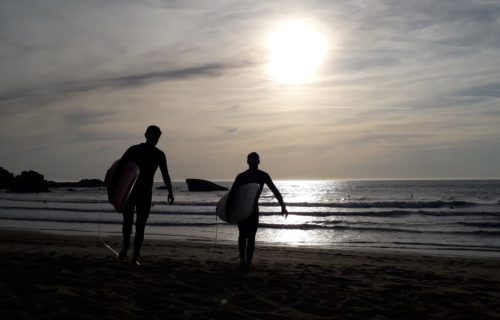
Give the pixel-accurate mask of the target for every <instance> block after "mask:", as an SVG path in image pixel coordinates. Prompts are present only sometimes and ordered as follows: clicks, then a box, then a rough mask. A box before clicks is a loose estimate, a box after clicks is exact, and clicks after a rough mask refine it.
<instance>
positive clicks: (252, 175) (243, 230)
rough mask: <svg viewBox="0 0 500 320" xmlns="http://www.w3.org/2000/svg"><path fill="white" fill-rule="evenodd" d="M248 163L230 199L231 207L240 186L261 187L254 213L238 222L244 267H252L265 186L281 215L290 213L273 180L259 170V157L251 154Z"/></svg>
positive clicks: (239, 175)
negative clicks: (256, 185)
mask: <svg viewBox="0 0 500 320" xmlns="http://www.w3.org/2000/svg"><path fill="white" fill-rule="evenodd" d="M247 163H248V167H249V168H248V170H246V171H244V172H242V173H240V174H238V176H237V177H236V180H235V181H234V183H233V186H232V187H231V191H230V192H229V198H228V206H229V207H231V206H232V204H231V203H232V201H234V194H235V191H236V190H237V188H238V186H240V185H243V184H246V183H258V184H259V186H260V190H259V192H258V194H257V197H256V200H255V205H254V209H253V213H252V214H251V215H250V217H248V218H247V219H245V220H243V221H241V222H238V230H239V236H238V247H239V250H240V265H241V266H242V267H250V266H251V265H252V258H253V253H254V250H255V235H256V233H257V229H258V228H259V206H258V201H259V197H260V194H261V192H262V188H263V187H264V184H265V185H267V186H268V187H269V189H270V190H271V191H272V192H273V194H274V196H275V197H276V199H277V200H278V202H279V204H280V205H281V213H282V214H283V215H284V216H285V218H286V217H287V216H288V211H287V209H286V206H285V202H284V201H283V197H282V196H281V193H280V192H279V191H278V189H277V188H276V186H275V185H274V183H273V180H272V179H271V177H270V176H269V174H267V173H266V172H264V171H262V170H259V164H260V158H259V155H258V154H257V153H256V152H252V153H250V154H249V155H248V156H247Z"/></svg>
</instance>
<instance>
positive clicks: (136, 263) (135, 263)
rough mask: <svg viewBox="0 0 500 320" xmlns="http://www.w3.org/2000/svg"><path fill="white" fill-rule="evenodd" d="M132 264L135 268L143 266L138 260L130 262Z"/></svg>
mask: <svg viewBox="0 0 500 320" xmlns="http://www.w3.org/2000/svg"><path fill="white" fill-rule="evenodd" d="M130 263H131V264H132V265H134V266H140V265H141V263H140V262H139V261H138V260H137V259H132V260H131V261H130Z"/></svg>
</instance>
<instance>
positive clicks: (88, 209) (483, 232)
mask: <svg viewBox="0 0 500 320" xmlns="http://www.w3.org/2000/svg"><path fill="white" fill-rule="evenodd" d="M217 183H218V184H220V185H223V186H226V187H230V186H231V182H230V181H219V182H217ZM159 185H160V184H157V185H156V186H159ZM173 185H174V195H175V198H176V202H175V204H174V205H172V206H169V205H167V203H166V200H167V197H166V191H165V190H157V189H155V190H154V193H153V207H152V211H151V215H150V217H149V220H148V225H147V227H146V239H148V238H149V239H151V238H159V239H178V240H186V241H187V240H194V241H209V242H214V244H217V243H221V242H233V243H235V242H236V240H237V237H238V231H237V227H236V226H235V225H228V224H227V223H225V222H223V221H220V220H218V219H217V218H216V216H215V214H214V212H215V206H216V204H217V201H218V200H219V199H220V198H221V197H222V195H223V194H224V193H225V192H223V191H219V192H190V191H188V189H187V185H186V184H185V182H174V184H173ZM276 185H277V187H278V189H279V190H280V191H281V193H282V194H283V197H284V199H285V202H286V203H287V207H288V211H289V216H288V218H287V219H285V218H284V217H283V216H281V214H280V206H279V205H278V203H277V201H276V200H275V199H274V197H273V195H272V193H271V192H270V190H269V189H267V188H265V189H264V191H263V193H262V195H261V198H260V201H259V206H260V229H259V231H258V233H257V241H258V242H259V243H261V244H262V243H265V244H268V245H276V246H319V247H324V248H336V249H359V250H390V251H402V252H415V253H426V254H437V255H459V256H481V257H500V180H443V181H437V180H433V181H431V180H429V181H422V180H418V181H402V180H398V181H277V182H276ZM121 220H122V219H121V215H120V214H117V213H115V212H114V210H113V208H112V206H111V205H110V204H109V203H108V202H107V196H106V191H105V189H104V188H75V189H68V188H55V189H52V192H49V193H38V194H14V193H8V192H5V191H2V192H0V224H1V226H0V228H2V229H16V230H38V231H44V232H51V233H66V234H88V235H98V233H100V234H101V235H103V236H104V237H120V235H121Z"/></svg>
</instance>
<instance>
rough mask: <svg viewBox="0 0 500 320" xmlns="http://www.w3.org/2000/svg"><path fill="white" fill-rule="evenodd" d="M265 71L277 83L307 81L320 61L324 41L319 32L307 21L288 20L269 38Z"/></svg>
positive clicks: (323, 54) (322, 55) (324, 49)
mask: <svg viewBox="0 0 500 320" xmlns="http://www.w3.org/2000/svg"><path fill="white" fill-rule="evenodd" d="M268 49H269V52H270V57H269V58H270V59H269V66H268V72H269V74H270V76H271V78H272V79H273V80H275V81H277V82H280V83H287V84H300V83H305V82H308V81H309V80H310V79H311V76H312V75H313V73H314V71H315V70H316V69H317V68H318V66H319V65H320V64H321V63H322V62H323V59H324V56H325V53H326V43H325V41H324V39H323V38H322V35H321V33H320V32H319V31H318V30H316V29H315V28H314V26H313V25H311V24H309V23H307V22H306V21H300V20H295V21H288V22H286V23H283V24H282V25H281V26H280V27H279V28H278V29H277V30H275V31H274V32H273V33H272V34H271V36H270V37H269V40H268Z"/></svg>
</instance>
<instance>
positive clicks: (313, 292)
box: [0, 230, 500, 319]
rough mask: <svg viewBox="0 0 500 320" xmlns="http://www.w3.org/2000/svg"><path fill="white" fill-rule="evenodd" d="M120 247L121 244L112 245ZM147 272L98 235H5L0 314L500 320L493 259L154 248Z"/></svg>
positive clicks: (191, 245)
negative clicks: (248, 257) (250, 260)
mask: <svg viewBox="0 0 500 320" xmlns="http://www.w3.org/2000/svg"><path fill="white" fill-rule="evenodd" d="M108 240H109V241H110V242H111V243H112V244H114V245H116V244H117V243H115V241H116V240H114V239H108ZM141 253H142V257H141V260H140V261H141V262H142V264H143V265H142V266H140V267H137V266H133V265H130V264H129V263H125V262H119V261H118V260H117V259H116V257H115V256H114V255H113V254H111V253H109V252H108V251H107V249H106V248H105V247H104V246H103V245H102V244H101V243H100V242H99V239H98V238H97V237H87V236H64V235H54V234H47V233H40V232H24V231H23V232H21V231H6V230H2V231H1V232H0V256H1V258H2V261H3V262H4V263H3V264H0V277H1V281H0V285H1V288H2V290H3V293H4V298H2V300H3V301H2V302H3V303H2V305H3V307H2V310H1V312H0V316H2V318H4V319H11V318H26V319H35V318H37V319H39V318H47V319H48V318H51V319H52V318H65V317H71V318H77V319H85V318H90V317H93V318H99V319H124V318H125V319H132V318H137V317H148V318H169V319H172V318H173V319H195V318H196V319H220V318H225V317H235V316H236V317H239V318H241V319H269V318H273V319H360V318H379V319H399V318H406V319H427V318H433V319H470V318H499V317H500V305H498V301H500V273H499V272H498V271H497V270H498V263H499V261H500V260H499V259H491V258H486V259H479V258H464V257H461V258H458V257H434V256H426V255H414V254H399V253H387V252H383V253H382V252H380V253H376V252H361V251H357V250H343V249H342V250H325V249H315V248H312V249H311V248H300V247H299V248H297V247H286V248H285V247H275V246H272V247H270V246H263V245H259V244H258V245H257V247H256V251H255V258H254V268H252V269H250V270H242V269H240V268H239V266H238V261H237V260H234V258H235V257H237V255H238V250H237V246H236V244H233V245H231V244H220V245H218V246H217V247H216V248H215V249H214V247H213V243H212V244H210V243H202V242H198V241H194V242H193V241H191V242H187V241H174V240H152V239H147V240H146V241H145V242H144V247H143V250H142V252H141Z"/></svg>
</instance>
